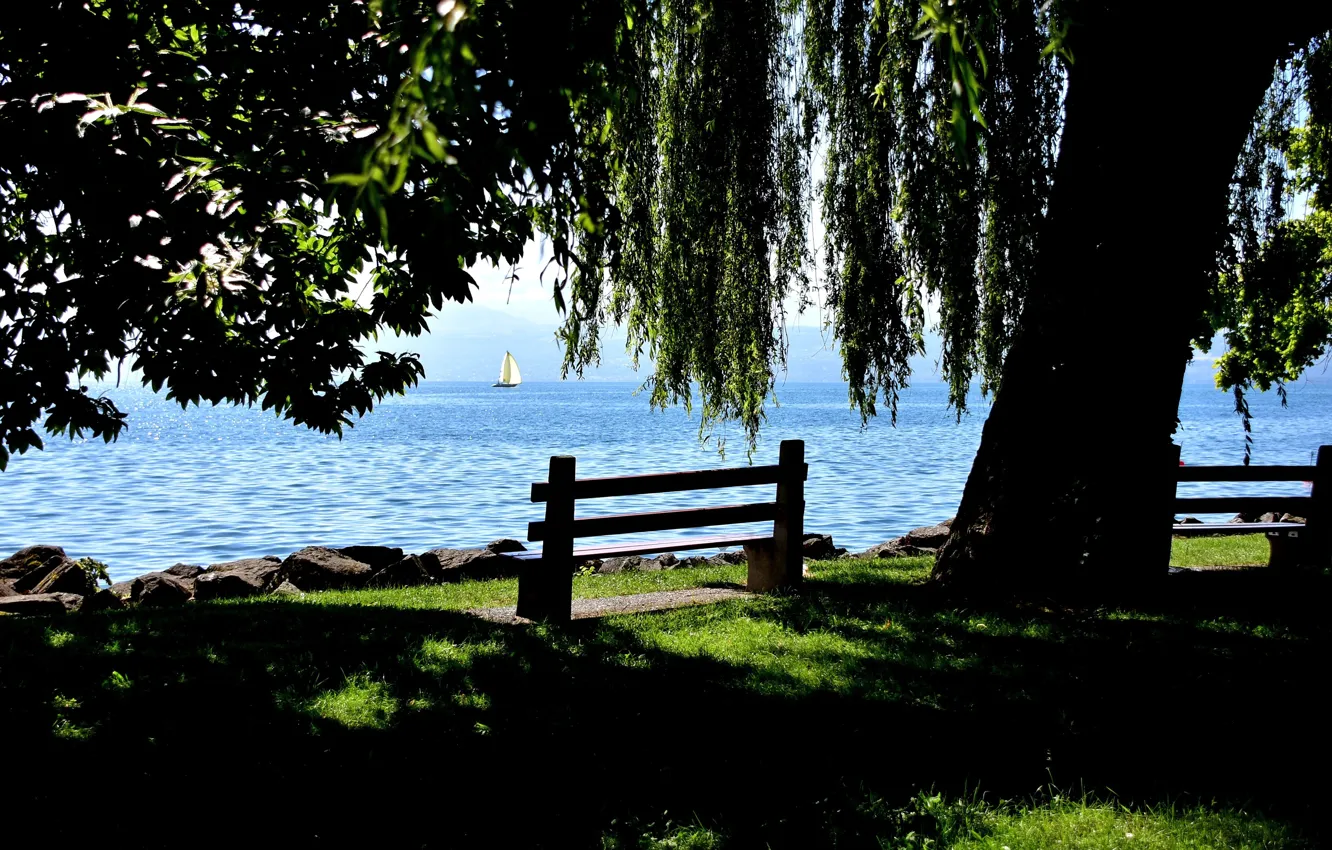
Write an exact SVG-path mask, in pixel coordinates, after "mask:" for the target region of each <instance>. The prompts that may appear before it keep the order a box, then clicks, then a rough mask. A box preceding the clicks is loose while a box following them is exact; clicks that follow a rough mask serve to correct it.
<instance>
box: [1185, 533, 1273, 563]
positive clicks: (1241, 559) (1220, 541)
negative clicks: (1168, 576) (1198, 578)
mask: <svg viewBox="0 0 1332 850" xmlns="http://www.w3.org/2000/svg"><path fill="white" fill-rule="evenodd" d="M1268 549H1269V547H1268V544H1267V536H1266V535H1263V534H1239V535H1235V536H1233V537H1181V538H1176V539H1175V540H1173V541H1171V543H1170V566H1172V567H1244V566H1264V565H1266V564H1267V559H1268Z"/></svg>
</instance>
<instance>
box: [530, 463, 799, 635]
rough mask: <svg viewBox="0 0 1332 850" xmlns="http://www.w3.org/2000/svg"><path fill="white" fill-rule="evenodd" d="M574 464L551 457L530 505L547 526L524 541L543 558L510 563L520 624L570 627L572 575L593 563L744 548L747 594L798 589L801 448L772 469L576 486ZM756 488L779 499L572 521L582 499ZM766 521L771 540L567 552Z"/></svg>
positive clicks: (754, 537) (716, 539) (705, 540)
mask: <svg viewBox="0 0 1332 850" xmlns="http://www.w3.org/2000/svg"><path fill="white" fill-rule="evenodd" d="M576 463H577V462H576V460H575V459H574V458H573V457H569V456H567V455H563V456H561V455H557V456H555V457H552V458H551V459H550V473H549V479H548V480H546V481H538V482H536V483H534V484H533V485H532V501H533V502H545V504H546V518H545V520H543V521H541V522H533V523H530V524H529V525H528V526H527V539H528V540H529V541H542V542H543V548H542V549H541V550H540V551H536V552H515V553H511V554H510V555H509V557H511V558H515V559H517V560H520V561H523V562H525V563H524V564H523V565H522V568H521V571H520V572H519V577H518V609H517V614H518V616H520V617H526V618H528V619H531V620H545V621H548V622H567V621H568V620H569V617H570V608H571V605H572V603H573V573H574V565H575V564H578V563H581V562H583V561H586V560H588V559H591V558H617V557H622V556H627V555H648V554H654V553H661V552H679V551H683V550H686V549H712V548H717V547H722V546H744V549H745V556H746V557H747V558H748V559H749V576H748V588H749V589H750V590H755V591H764V590H771V589H773V588H776V587H782V586H787V585H794V584H797V583H799V581H800V576H801V572H802V569H803V566H804V553H803V543H804V523H805V478H806V476H807V474H808V466H807V465H806V464H805V443H804V441H802V440H783V441H782V444H781V452H780V455H779V460H778V463H777V464H776V465H775V466H750V467H741V468H737V469H705V470H699V471H697V472H667V473H660V474H653V475H625V476H618V477H613V478H584V479H582V480H578V479H577V478H576V477H575V471H576ZM756 484H776V485H777V493H776V499H775V500H774V501H771V502H759V503H755V504H740V505H727V506H724V507H715V508H691V509H687V510H669V511H653V512H649V513H632V514H615V515H612V516H599V517H587V518H584V519H575V518H574V506H575V503H577V502H579V501H581V500H584V499H600V498H609V497H614V496H637V495H644V494H651V493H673V492H687V491H693V490H712V489H717V488H722V487H747V486H752V485H756ZM765 521H771V522H772V531H771V533H768V534H723V535H718V536H712V537H685V538H680V539H674V540H647V541H638V542H633V543H624V544H618V545H610V546H587V547H584V548H580V549H576V548H574V540H575V539H577V538H580V537H608V536H614V535H620V534H637V533H641V532H651V531H666V530H669V529H686V528H703V527H706V526H712V525H733V524H737V523H747V522H765Z"/></svg>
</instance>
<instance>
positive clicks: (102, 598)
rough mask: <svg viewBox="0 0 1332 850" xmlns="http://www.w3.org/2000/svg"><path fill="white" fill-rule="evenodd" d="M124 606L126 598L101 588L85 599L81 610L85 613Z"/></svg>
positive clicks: (114, 609)
mask: <svg viewBox="0 0 1332 850" xmlns="http://www.w3.org/2000/svg"><path fill="white" fill-rule="evenodd" d="M124 607H125V600H124V599H121V598H120V597H119V596H117V595H116V594H114V593H112V592H111V591H110V590H99V591H97V592H96V593H94V594H93V595H92V596H89V597H88V598H87V599H85V600H83V605H82V607H80V608H79V610H80V611H82V612H83V613H84V614H89V613H92V612H94V611H116V610H118V609H120V608H124Z"/></svg>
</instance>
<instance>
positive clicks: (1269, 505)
mask: <svg viewBox="0 0 1332 850" xmlns="http://www.w3.org/2000/svg"><path fill="white" fill-rule="evenodd" d="M1312 504H1313V499H1312V498H1310V497H1309V496H1206V497H1202V498H1176V499H1175V513H1177V514H1193V513H1197V514H1207V513H1216V512H1221V511H1235V512H1236V513H1240V512H1243V511H1273V512H1276V513H1289V514H1295V515H1296V516H1305V515H1306V514H1305V513H1303V512H1304V511H1307V510H1308V509H1309V507H1310V506H1311V505H1312Z"/></svg>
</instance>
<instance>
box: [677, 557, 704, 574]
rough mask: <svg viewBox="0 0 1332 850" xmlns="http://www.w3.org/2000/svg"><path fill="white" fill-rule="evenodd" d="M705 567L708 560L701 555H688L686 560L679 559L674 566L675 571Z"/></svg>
mask: <svg viewBox="0 0 1332 850" xmlns="http://www.w3.org/2000/svg"><path fill="white" fill-rule="evenodd" d="M707 565H708V559H707V558H705V557H703V556H702V555H690V556H689V557H687V558H681V559H680V560H679V562H678V563H677V564H676V565H675V569H677V570H685V569H692V568H694V567H706V566H707Z"/></svg>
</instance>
